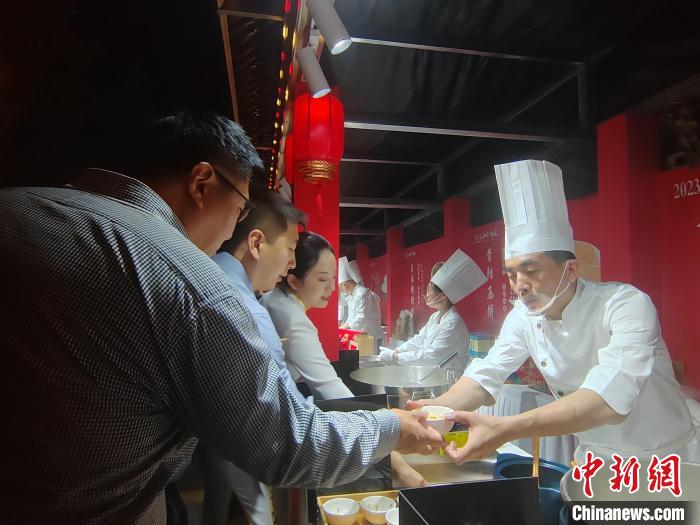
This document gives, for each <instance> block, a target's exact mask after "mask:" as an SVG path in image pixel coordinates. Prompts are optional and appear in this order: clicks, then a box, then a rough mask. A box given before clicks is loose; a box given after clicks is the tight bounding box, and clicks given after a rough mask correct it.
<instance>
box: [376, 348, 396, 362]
mask: <svg viewBox="0 0 700 525" xmlns="http://www.w3.org/2000/svg"><path fill="white" fill-rule="evenodd" d="M379 348H381V349H382V351H381V352H379V359H380V360H382V361H393V359H394V351H393V350H392V349H391V348H383V347H381V346H380V347H379Z"/></svg>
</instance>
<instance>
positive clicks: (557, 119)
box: [0, 0, 700, 247]
mask: <svg viewBox="0 0 700 525" xmlns="http://www.w3.org/2000/svg"><path fill="white" fill-rule="evenodd" d="M283 5H284V1H283V0H227V1H226V6H225V7H227V8H230V9H234V10H235V9H237V10H240V11H248V12H258V13H263V14H271V15H278V16H279V15H282V14H283ZM335 6H336V8H337V10H338V12H339V14H340V16H341V18H342V20H343V22H344V23H345V25H346V26H347V28H348V31H349V33H350V34H351V36H353V37H355V38H356V39H362V41H364V42H374V41H378V40H380V41H385V43H386V41H393V42H398V43H401V44H402V45H404V46H405V45H406V44H411V45H413V47H415V46H418V47H423V49H415V48H410V47H408V48H407V47H395V45H394V46H390V45H376V44H371V43H361V42H360V41H356V42H355V43H353V45H352V46H351V47H350V48H349V49H348V50H347V51H346V52H345V53H342V54H340V55H336V56H331V55H330V54H329V53H328V52H327V51H324V52H323V55H322V57H321V64H322V67H323V69H324V71H325V74H326V76H327V78H328V80H329V81H330V82H331V84H333V85H337V86H339V88H340V96H341V100H342V101H343V104H344V106H345V112H346V121H347V122H350V123H352V122H354V123H355V124H354V125H353V126H354V127H352V128H346V134H345V153H344V156H345V158H346V159H348V160H346V161H344V162H343V163H342V166H341V175H340V176H341V194H342V198H349V197H359V198H401V199H413V200H416V199H418V200H423V201H436V200H441V199H442V198H444V197H445V196H449V195H454V194H465V195H470V196H471V197H473V204H472V221H473V222H475V223H483V222H487V221H490V220H493V219H495V218H497V217H498V213H499V210H498V205H497V202H498V201H497V196H496V194H495V189H494V188H493V185H492V181H493V176H492V173H493V171H492V170H493V168H492V166H493V164H495V163H499V162H507V161H510V160H515V159H519V158H523V157H525V156H531V157H536V158H547V159H549V160H552V161H554V162H557V163H559V164H560V165H561V166H562V168H563V169H564V172H565V174H566V191H567V194H568V195H569V196H583V195H586V194H589V193H591V192H594V191H595V189H596V185H597V180H596V166H595V141H594V137H593V133H592V129H593V128H592V125H594V124H595V123H597V122H599V121H601V120H603V119H605V118H608V117H610V116H611V115H613V114H615V113H618V112H621V111H623V110H626V109H628V108H630V107H632V106H634V105H636V104H638V103H640V102H642V101H644V100H646V99H648V98H649V97H650V96H651V95H652V94H654V93H657V92H658V91H660V90H661V89H664V88H666V87H668V86H671V85H673V84H674V83H677V82H679V81H681V80H683V79H684V78H687V77H688V76H690V75H692V74H696V73H698V70H699V69H700V34H699V33H700V32H699V30H698V28H697V21H698V20H700V2H697V1H694V0H685V1H672V0H661V1H660V0H634V1H632V0H617V1H612V2H611V1H609V0H608V1H601V0H596V1H592V0H568V1H561V0H556V1H555V0H529V1H527V0H524V1H519V2H514V1H512V0H510V1H508V0H439V1H436V0H335ZM3 14H4V16H3V22H5V24H4V26H3V27H2V30H1V31H0V156H1V159H2V161H3V163H4V164H3V165H4V167H5V170H4V172H3V175H2V182H3V183H5V184H17V183H20V184H34V183H47V182H48V183H61V182H63V181H64V180H65V178H66V177H67V176H69V175H70V174H71V173H72V170H74V169H75V168H76V167H77V166H80V165H81V163H85V162H87V161H89V159H90V151H91V149H90V148H91V145H92V144H94V140H92V141H91V139H93V138H94V130H95V129H99V128H100V127H101V126H105V125H107V124H108V123H109V122H110V121H111V120H112V119H123V118H129V117H130V116H132V115H139V114H143V113H146V112H150V111H163V110H168V109H172V108H176V107H182V106H199V107H206V108H209V109H213V110H216V111H219V112H222V113H225V114H228V115H230V116H232V110H231V107H232V106H231V100H230V98H229V87H228V79H227V72H226V61H225V58H224V46H223V40H222V34H221V28H220V24H219V17H218V15H217V5H216V1H215V0H171V1H170V2H167V3H162V2H154V1H143V0H124V1H122V2H114V0H89V1H88V0H62V1H57V2H51V3H49V4H48V5H46V6H43V7H42V8H41V9H27V7H26V4H25V3H23V2H19V0H16V1H14V2H8V3H7V6H6V9H5V12H4V13H3ZM5 15H6V16H5ZM8 21H11V23H8ZM227 22H228V30H229V33H230V45H231V50H232V54H233V65H234V76H235V80H236V87H237V94H238V104H239V110H240V120H241V122H242V123H243V125H244V127H245V128H246V129H247V130H248V132H249V134H250V135H251V136H252V137H253V139H254V141H255V142H256V145H258V146H260V147H261V148H263V149H261V155H262V156H263V157H267V158H266V161H267V162H269V153H267V150H266V149H264V148H268V147H270V146H271V145H272V144H271V141H272V137H273V135H272V134H273V128H272V125H273V124H274V113H275V99H276V97H277V91H276V89H277V87H278V74H279V68H280V51H281V50H282V40H281V36H280V23H279V21H277V22H275V21H273V20H265V19H256V18H246V17H235V18H228V20H227ZM425 46H433V48H432V49H425ZM435 48H443V49H441V50H440V49H435ZM444 48H449V49H450V50H451V51H449V50H445V49H444ZM458 50H471V52H478V53H477V54H466V51H458ZM448 51H449V52H448ZM503 55H508V58H504V57H503ZM514 57H519V58H514ZM579 79H583V80H584V82H583V83H582V84H579ZM579 85H581V86H583V87H584V89H583V90H579ZM580 93H583V95H584V96H583V97H580ZM368 123H369V124H372V125H377V124H379V125H398V126H413V127H414V129H413V131H417V130H416V129H415V128H433V129H432V131H430V132H427V133H426V132H424V133H406V132H396V131H385V130H381V129H380V130H376V129H358V128H366V127H367V124H368ZM436 129H443V130H447V131H446V133H448V134H447V135H445V134H435V133H436V131H435V130H436ZM444 132H445V131H443V132H441V133H444ZM485 132H491V133H497V134H501V135H499V136H501V137H504V136H505V137H507V138H493V135H490V136H486V137H485V136H483V135H487V133H485ZM456 133H461V134H462V135H465V134H469V133H471V134H472V135H482V136H477V137H473V136H472V137H470V136H455V134H456ZM504 134H505V135H504ZM536 137H540V139H538V140H530V139H533V138H536ZM541 137H550V138H552V139H556V140H548V141H547V140H545V141H542V140H541ZM523 139H528V140H523ZM350 159H371V160H379V161H386V160H392V161H399V162H403V163H408V164H386V163H358V162H353V161H351V160H350ZM411 163H413V164H411ZM416 163H417V164H416ZM436 170H438V171H439V172H440V173H442V177H441V178H440V179H439V178H438V177H437V176H436V175H435V174H434V173H436ZM438 180H440V182H441V183H440V185H438ZM439 190H440V191H439ZM340 213H341V228H342V229H344V230H349V229H353V230H358V229H360V230H369V231H370V232H371V231H373V230H384V229H385V227H386V226H389V225H392V224H397V223H401V222H402V221H403V223H404V224H408V225H409V227H408V229H407V232H408V233H407V235H408V236H409V237H410V238H411V239H423V238H425V237H426V236H428V237H429V236H431V235H433V236H435V235H438V234H439V231H440V228H441V225H440V213H439V211H428V212H421V211H420V210H401V209H399V210H397V209H391V210H389V211H385V210H383V209H377V210H372V209H366V208H348V207H343V208H341V211H340ZM370 238H372V237H355V236H344V237H343V241H344V242H345V243H346V244H349V245H352V244H354V243H355V242H357V241H358V240H366V239H370ZM409 242H410V239H409ZM375 244H376V245H377V246H378V247H380V246H381V245H383V239H382V238H377V239H376V242H375Z"/></svg>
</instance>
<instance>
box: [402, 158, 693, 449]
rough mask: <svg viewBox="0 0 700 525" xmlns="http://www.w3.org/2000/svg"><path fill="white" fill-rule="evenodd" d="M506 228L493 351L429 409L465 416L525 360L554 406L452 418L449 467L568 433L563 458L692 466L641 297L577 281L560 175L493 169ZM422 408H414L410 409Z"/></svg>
mask: <svg viewBox="0 0 700 525" xmlns="http://www.w3.org/2000/svg"><path fill="white" fill-rule="evenodd" d="M496 179H497V182H498V190H499V194H500V198H501V207H502V208H503V218H504V221H505V227H506V239H505V262H504V269H505V271H506V273H507V275H508V277H509V279H510V285H511V288H512V289H513V291H514V292H516V293H517V294H518V297H519V300H518V301H517V302H515V306H514V308H513V310H512V311H511V312H510V313H509V314H508V316H507V317H506V319H505V321H504V323H503V327H502V329H501V333H500V335H499V336H498V339H497V340H496V343H495V344H494V346H493V347H492V348H491V350H490V351H489V353H488V356H487V357H486V358H484V359H475V360H474V361H472V363H471V364H470V365H469V367H467V370H466V371H465V373H464V377H462V378H461V379H460V380H459V381H458V382H457V383H456V384H455V385H454V386H453V387H452V388H451V389H450V390H449V391H448V392H447V393H445V394H443V395H442V396H440V397H439V398H438V399H437V400H431V401H430V404H436V401H437V403H439V404H442V405H446V406H450V407H453V408H455V409H458V410H465V411H466V410H475V409H476V408H477V407H479V406H481V405H490V404H493V403H494V400H495V399H496V398H497V396H498V394H499V392H500V389H501V386H502V385H503V382H504V381H505V380H506V378H507V377H508V376H509V375H510V374H511V373H512V372H514V371H516V370H517V369H518V368H519V367H520V366H521V365H522V364H523V362H524V361H525V360H526V359H527V358H528V357H532V358H533V360H534V362H535V364H536V365H537V367H538V368H539V370H540V372H541V373H542V375H543V376H544V378H545V380H546V381H547V384H548V385H549V387H550V389H551V391H552V394H553V395H554V397H555V398H556V401H555V402H553V403H550V404H548V405H546V406H543V407H540V408H537V409H535V410H531V411H528V412H524V413H522V414H519V415H516V416H508V417H494V416H486V415H480V414H475V413H471V412H456V416H455V419H456V420H458V421H460V422H462V423H465V424H468V425H469V426H470V433H469V441H468V442H467V444H466V445H465V446H464V447H462V448H457V447H455V445H454V444H451V445H450V446H449V447H448V449H447V453H448V454H449V456H450V457H451V458H452V459H453V460H454V461H455V462H457V463H461V462H463V461H466V460H471V459H476V458H480V457H484V456H485V455H487V454H489V453H491V452H493V451H494V450H495V449H496V448H497V447H498V446H500V445H501V444H503V443H505V442H506V441H511V440H513V439H522V438H529V437H538V436H549V435H560V434H568V433H575V434H576V436H577V437H578V439H579V441H580V446H579V447H578V449H577V450H576V453H575V458H576V459H577V460H578V461H584V459H585V454H586V452H587V451H591V452H593V453H594V454H596V455H598V456H602V457H605V458H610V457H611V455H612V454H613V453H617V454H619V455H621V456H623V457H630V456H633V455H634V456H637V457H638V458H649V457H651V456H652V455H657V456H659V457H665V456H666V455H668V454H671V453H677V454H679V455H680V457H681V459H682V460H684V461H690V462H700V442H699V440H698V434H697V430H696V428H695V426H694V423H693V421H692V419H691V416H690V413H689V411H688V408H687V405H686V399H685V397H684V395H683V393H682V392H681V390H680V387H679V384H678V382H677V381H676V379H675V377H674V374H673V368H672V366H671V358H670V356H669V353H668V349H667V348H666V344H665V343H664V340H663V338H662V336H661V329H660V326H659V320H658V317H657V314H656V309H655V308H654V305H653V304H652V302H651V300H650V298H649V296H647V295H646V294H645V293H643V292H642V291H640V290H638V289H637V288H635V287H634V286H631V285H628V284H622V283H593V282H589V281H586V280H584V279H581V278H579V277H578V273H579V272H578V262H577V261H576V259H575V256H574V239H573V232H572V229H571V226H570V225H569V220H568V213H567V208H566V199H565V196H564V187H563V181H562V174H561V170H560V169H559V168H558V167H557V166H555V165H554V164H551V163H549V162H546V161H534V160H527V161H521V162H514V163H510V164H503V165H500V166H496ZM415 404H424V403H421V402H419V403H414V405H415Z"/></svg>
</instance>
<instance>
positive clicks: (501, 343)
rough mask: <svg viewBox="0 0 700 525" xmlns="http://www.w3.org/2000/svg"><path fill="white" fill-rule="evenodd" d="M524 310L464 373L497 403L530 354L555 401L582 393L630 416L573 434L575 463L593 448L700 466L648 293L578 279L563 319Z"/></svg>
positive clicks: (519, 306) (699, 445)
mask: <svg viewBox="0 0 700 525" xmlns="http://www.w3.org/2000/svg"><path fill="white" fill-rule="evenodd" d="M526 312H527V307H526V306H525V305H524V304H523V303H522V302H520V301H517V302H516V303H515V308H514V309H513V310H512V311H511V312H510V313H509V314H508V316H507V317H506V320H505V321H504V323H503V327H502V329H501V333H500V335H499V337H498V339H497V340H496V343H495V344H494V346H493V347H492V348H491V350H490V351H489V353H488V355H487V356H486V357H485V358H484V359H474V360H473V361H472V362H471V364H470V365H469V367H467V370H466V371H465V373H464V375H465V376H467V377H471V378H472V379H474V380H476V381H477V382H478V383H479V384H480V385H481V386H482V387H484V388H485V389H486V390H487V391H488V392H489V393H490V394H491V395H492V396H493V398H494V399H495V398H496V397H497V396H498V394H499V392H500V389H501V386H502V384H503V382H504V381H505V380H506V379H507V378H508V376H509V375H510V374H511V373H513V372H515V371H516V370H517V369H518V368H519V367H520V366H521V365H522V364H523V362H525V360H526V359H527V358H528V357H532V359H533V360H534V362H535V364H536V365H537V367H538V368H539V370H540V372H541V373H542V375H543V377H544V378H545V380H546V381H547V384H548V385H549V388H550V389H551V391H552V394H553V395H554V396H555V397H556V398H560V397H562V396H565V395H567V394H570V393H571V392H574V391H576V390H578V389H580V388H585V389H588V390H592V391H593V392H596V393H597V394H599V395H600V396H601V397H602V398H603V399H604V400H605V402H606V403H607V404H608V405H609V406H610V407H611V408H612V409H613V410H614V411H615V412H617V413H619V414H622V415H626V416H627V418H626V419H625V420H624V421H623V422H622V423H620V424H617V425H603V426H600V427H598V428H594V429H591V430H587V431H584V432H579V433H577V437H578V438H579V441H580V446H579V448H578V449H577V451H576V458H577V459H578V460H582V459H583V457H584V456H585V452H586V451H588V450H590V451H592V452H594V453H596V454H598V455H602V456H605V457H610V456H611V455H612V453H613V452H615V453H618V454H621V455H623V456H625V455H626V456H631V455H636V456H638V457H650V456H651V455H653V454H657V455H660V456H662V455H663V456H665V455H667V454H670V453H673V452H675V453H678V454H680V455H681V458H682V459H683V460H685V461H692V462H699V461H700V441H699V440H698V436H697V431H696V429H695V426H694V424H693V422H692V419H691V417H690V414H689V411H688V408H687V405H686V400H685V397H684V395H683V393H682V392H681V390H680V386H679V384H678V382H677V381H676V379H675V377H674V375H673V367H672V365H671V358H670V356H669V353H668V349H667V348H666V344H665V343H664V341H663V339H662V337H661V330H660V327H659V321H658V318H657V315H656V309H655V308H654V305H653V304H652V302H651V299H650V298H649V296H647V295H646V294H644V293H643V292H641V291H640V290H638V289H636V288H635V287H633V286H630V285H627V284H620V283H593V282H589V281H585V280H583V279H579V280H578V283H577V289H576V293H575V295H574V297H573V299H572V300H571V302H570V303H569V304H568V305H567V306H566V308H565V309H564V312H563V315H562V319H561V320H559V321H555V320H550V319H548V318H547V316H546V315H540V316H528V315H526Z"/></svg>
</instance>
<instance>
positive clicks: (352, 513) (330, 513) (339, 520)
mask: <svg viewBox="0 0 700 525" xmlns="http://www.w3.org/2000/svg"><path fill="white" fill-rule="evenodd" d="M323 512H325V514H326V520H327V521H328V523H329V525H352V524H353V523H355V520H356V519H357V515H358V514H359V513H360V504H359V503H358V502H357V501H355V500H354V499H350V498H333V499H330V500H328V501H326V502H325V503H324V504H323Z"/></svg>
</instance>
